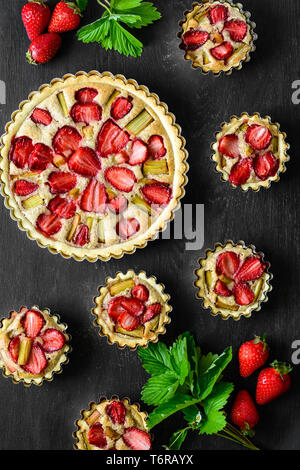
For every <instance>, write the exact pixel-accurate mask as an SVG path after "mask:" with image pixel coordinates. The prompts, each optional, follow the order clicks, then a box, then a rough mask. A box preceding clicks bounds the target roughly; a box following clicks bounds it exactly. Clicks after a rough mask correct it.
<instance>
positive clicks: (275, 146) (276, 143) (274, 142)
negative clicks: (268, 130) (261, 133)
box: [272, 136, 279, 154]
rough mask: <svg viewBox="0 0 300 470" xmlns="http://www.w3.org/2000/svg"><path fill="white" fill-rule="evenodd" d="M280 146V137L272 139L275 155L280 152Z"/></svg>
mask: <svg viewBox="0 0 300 470" xmlns="http://www.w3.org/2000/svg"><path fill="white" fill-rule="evenodd" d="M278 144H279V141H278V137H277V136H274V137H273V139H272V152H273V154H275V153H277V152H278Z"/></svg>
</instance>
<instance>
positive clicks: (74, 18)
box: [48, 1, 81, 33]
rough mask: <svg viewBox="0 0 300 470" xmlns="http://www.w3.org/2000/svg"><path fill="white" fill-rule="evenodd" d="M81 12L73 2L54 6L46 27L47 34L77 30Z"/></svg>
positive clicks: (59, 3)
mask: <svg viewBox="0 0 300 470" xmlns="http://www.w3.org/2000/svg"><path fill="white" fill-rule="evenodd" d="M80 17H81V11H80V9H79V8H78V6H77V5H76V4H75V3H74V2H67V1H61V2H58V3H57V4H56V5H55V8H54V10H53V13H52V16H51V20H50V23H49V26H48V31H49V33H65V32H67V31H72V30H73V29H77V28H78V26H79V24H80Z"/></svg>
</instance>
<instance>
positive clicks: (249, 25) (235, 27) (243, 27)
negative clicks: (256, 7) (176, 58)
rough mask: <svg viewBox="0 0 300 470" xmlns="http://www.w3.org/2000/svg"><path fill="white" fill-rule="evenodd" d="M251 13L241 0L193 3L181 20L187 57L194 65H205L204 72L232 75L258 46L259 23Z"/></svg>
mask: <svg viewBox="0 0 300 470" xmlns="http://www.w3.org/2000/svg"><path fill="white" fill-rule="evenodd" d="M250 16H251V15H250V13H249V12H248V11H243V6H242V5H241V4H240V3H237V4H235V3H232V2H231V0H228V1H224V0H219V1H216V2H215V1H211V0H203V1H202V2H201V3H198V2H195V3H193V9H192V10H190V11H186V12H185V19H184V20H183V21H181V22H180V23H179V25H180V26H181V31H180V32H179V33H178V37H179V38H180V39H181V44H180V48H181V49H183V50H184V51H185V56H184V58H185V60H191V61H192V67H193V68H194V69H198V68H201V69H202V72H203V73H204V74H207V73H209V72H212V73H213V74H214V75H215V76H219V75H220V74H221V73H222V72H224V73H225V74H226V75H230V74H231V73H232V70H233V69H237V70H240V69H241V68H242V66H243V62H249V60H250V53H251V52H252V51H254V50H255V46H254V41H255V40H256V39H257V35H256V34H255V33H254V28H255V26H256V25H255V23H253V22H251V21H250Z"/></svg>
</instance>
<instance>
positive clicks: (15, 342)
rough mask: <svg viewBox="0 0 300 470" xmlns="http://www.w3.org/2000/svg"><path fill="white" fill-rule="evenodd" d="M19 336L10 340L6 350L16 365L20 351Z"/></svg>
mask: <svg viewBox="0 0 300 470" xmlns="http://www.w3.org/2000/svg"><path fill="white" fill-rule="evenodd" d="M20 343H21V340H20V335H18V336H15V337H14V338H13V339H12V340H10V342H9V345H8V350H9V352H10V355H11V358H12V360H13V361H14V362H15V363H17V362H18V357H19V351H20Z"/></svg>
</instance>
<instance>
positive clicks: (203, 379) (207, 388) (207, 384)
mask: <svg viewBox="0 0 300 470" xmlns="http://www.w3.org/2000/svg"><path fill="white" fill-rule="evenodd" d="M231 359H232V348H231V347H229V348H226V349H225V351H224V352H223V353H222V354H220V356H218V357H217V358H216V359H215V360H214V361H213V362H212V364H211V365H210V366H209V368H208V369H207V370H206V371H205V372H204V373H203V374H202V375H201V376H200V378H199V387H200V399H201V400H204V399H205V398H206V397H208V395H210V393H211V392H212V390H213V388H214V385H215V383H216V382H217V380H218V379H219V377H220V376H221V373H222V371H223V370H224V369H225V367H227V365H228V364H229V362H230V361H231Z"/></svg>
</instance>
